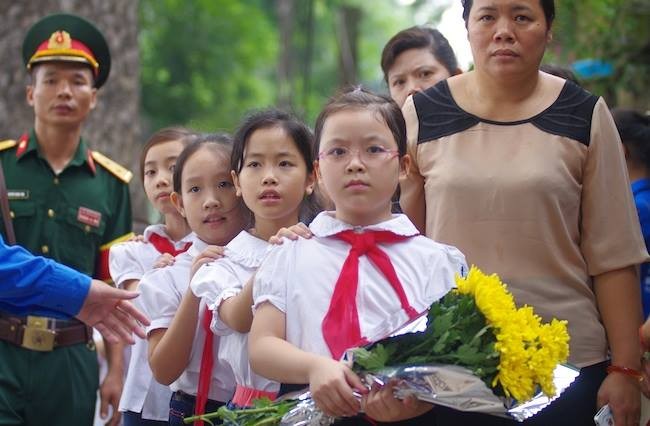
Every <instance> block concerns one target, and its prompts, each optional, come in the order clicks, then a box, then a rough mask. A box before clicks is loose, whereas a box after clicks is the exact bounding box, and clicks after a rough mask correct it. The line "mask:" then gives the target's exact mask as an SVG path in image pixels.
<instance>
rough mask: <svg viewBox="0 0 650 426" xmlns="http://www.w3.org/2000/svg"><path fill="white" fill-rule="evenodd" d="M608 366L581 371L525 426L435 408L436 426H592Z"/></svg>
mask: <svg viewBox="0 0 650 426" xmlns="http://www.w3.org/2000/svg"><path fill="white" fill-rule="evenodd" d="M608 364H609V362H601V363H599V364H594V365H591V366H589V367H585V368H582V369H581V370H580V375H579V376H578V377H577V378H576V381H575V382H573V383H572V384H571V386H569V388H568V389H566V390H565V391H564V392H563V393H562V394H561V395H560V397H559V398H558V399H556V400H555V401H553V402H552V403H551V404H550V405H549V406H547V407H546V408H544V409H543V410H542V411H540V412H539V413H537V414H536V415H534V416H533V417H532V418H530V419H528V420H526V421H525V422H523V423H518V422H515V421H514V420H508V419H502V418H500V417H495V416H488V415H485V414H474V413H463V412H460V411H456V410H452V409H450V408H445V407H436V408H435V409H434V411H435V412H436V423H435V424H436V426H456V425H463V426H472V425H477V426H478V425H480V426H515V425H524V426H548V425H552V426H583V425H584V426H592V425H593V424H594V415H595V414H596V411H597V410H596V396H597V394H598V389H599V388H600V385H601V383H602V382H603V380H605V376H607V371H606V369H607V365H608Z"/></svg>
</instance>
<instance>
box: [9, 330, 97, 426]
mask: <svg viewBox="0 0 650 426" xmlns="http://www.w3.org/2000/svg"><path fill="white" fill-rule="evenodd" d="M98 387H99V367H98V364H97V353H96V352H95V349H94V348H93V347H88V346H87V345H86V344H85V343H80V344H77V345H71V346H66V347H62V348H58V349H54V350H53V351H51V352H37V351H32V350H29V349H24V348H21V347H18V346H15V345H13V344H11V343H7V342H5V341H0V425H20V426H36V425H48V426H68V425H71V424H74V425H84V426H86V425H92V424H93V417H94V415H95V399H96V394H97V388H98Z"/></svg>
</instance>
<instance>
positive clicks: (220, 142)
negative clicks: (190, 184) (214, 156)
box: [173, 133, 232, 194]
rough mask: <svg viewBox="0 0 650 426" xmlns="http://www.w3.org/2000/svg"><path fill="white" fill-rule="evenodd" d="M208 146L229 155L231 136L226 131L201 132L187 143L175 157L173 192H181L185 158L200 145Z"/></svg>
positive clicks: (199, 147) (200, 146)
mask: <svg viewBox="0 0 650 426" xmlns="http://www.w3.org/2000/svg"><path fill="white" fill-rule="evenodd" d="M204 146H205V147H207V148H210V149H212V150H214V151H217V152H220V153H222V154H224V155H226V156H227V158H229V157H230V153H231V152H232V137H231V136H230V135H229V134H227V133H201V134H199V135H197V137H196V139H195V140H194V141H192V142H191V143H190V144H189V145H187V146H186V147H185V148H184V149H183V151H182V152H181V153H180V155H179V156H178V158H177V159H176V165H175V167H174V177H173V179H174V192H176V193H178V194H180V193H181V179H182V177H183V169H184V168H185V163H187V160H188V159H189V158H190V157H191V156H192V155H193V154H194V153H195V152H197V151H198V150H199V149H201V148H202V147H204Z"/></svg>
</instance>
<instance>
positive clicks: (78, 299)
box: [0, 235, 91, 318]
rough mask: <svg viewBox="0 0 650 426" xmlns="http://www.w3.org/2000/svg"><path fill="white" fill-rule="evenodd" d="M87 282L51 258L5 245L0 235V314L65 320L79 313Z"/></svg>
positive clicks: (88, 284)
mask: <svg viewBox="0 0 650 426" xmlns="http://www.w3.org/2000/svg"><path fill="white" fill-rule="evenodd" d="M90 283H91V279H90V277H89V276H87V275H84V274H82V273H80V272H77V271H75V270H74V269H71V268H68V267H67V266H64V265H61V264H59V263H56V262H55V261H53V260H51V259H45V258H43V257H39V256H34V255H33V254H31V253H29V252H28V251H27V250H25V249H24V248H22V247H20V246H8V245H7V244H5V242H4V240H3V239H2V236H1V235H0V311H4V312H7V313H11V314H14V315H19V316H25V315H42V316H48V317H56V318H65V317H69V316H74V315H76V314H78V313H79V310H80V309H81V306H82V305H83V302H84V300H85V299H86V296H87V295H88V290H89V289H90Z"/></svg>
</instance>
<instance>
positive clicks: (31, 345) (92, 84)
mask: <svg viewBox="0 0 650 426" xmlns="http://www.w3.org/2000/svg"><path fill="white" fill-rule="evenodd" d="M22 55H23V59H24V62H25V65H26V67H27V70H28V72H29V76H30V82H29V85H28V86H27V93H26V94H27V103H28V104H29V105H30V106H31V107H32V108H33V109H34V127H33V128H32V129H31V131H29V132H27V133H25V134H23V135H22V136H21V137H20V138H18V140H16V141H14V140H8V141H4V142H0V161H1V162H2V166H3V168H4V173H5V179H6V182H7V193H8V194H7V195H8V198H9V204H10V209H11V214H10V215H11V218H12V221H13V227H14V229H15V234H16V240H17V243H18V244H20V245H22V246H23V247H25V248H27V249H28V250H29V251H31V252H32V253H34V254H39V255H43V256H46V257H50V258H53V259H54V260H56V261H58V262H60V263H63V264H65V265H67V266H70V267H72V268H74V269H76V270H77V271H79V272H82V273H84V274H87V275H90V276H93V277H94V278H98V279H108V278H109V274H108V267H107V260H108V250H109V248H110V246H111V245H112V244H114V243H116V242H119V241H121V240H123V239H127V238H129V237H130V235H131V234H130V231H131V206H130V199H129V192H128V185H127V184H128V182H129V180H130V178H131V173H130V172H129V171H128V170H126V169H124V168H123V167H121V166H120V165H118V164H117V163H115V162H113V161H112V160H110V159H108V158H107V157H105V156H104V155H102V154H101V153H99V152H97V151H94V150H92V149H90V147H89V145H88V144H87V143H86V141H85V140H84V139H83V138H82V137H81V130H82V125H83V122H84V120H85V119H86V117H87V116H88V114H89V113H90V111H91V110H92V109H93V108H94V107H95V105H96V103H97V97H98V89H99V88H100V87H101V86H102V85H103V84H104V82H105V81H106V79H107V77H108V74H109V70H110V53H109V49H108V45H107V43H106V41H105V39H104V37H103V36H102V34H101V33H100V32H99V30H97V28H95V26H94V25H93V24H91V23H90V22H88V21H86V20H85V19H82V18H80V17H78V16H74V15H69V14H56V15H50V16H47V17H45V18H43V19H41V20H40V21H38V22H36V23H35V24H34V25H33V26H32V28H31V29H30V30H29V32H28V33H27V35H26V37H25V40H24V42H23V49H22ZM63 281H65V280H62V282H60V283H57V285H60V286H65V285H66V282H63ZM2 326H7V327H12V326H13V327H14V329H16V328H18V329H20V330H22V332H20V333H13V334H11V333H9V334H5V335H3V336H0V359H2V362H0V424H12V425H36V424H39V425H40V424H48V425H64V424H65V425H69V424H79V425H91V424H92V422H93V416H94V410H95V399H96V391H97V388H98V381H99V379H98V376H99V375H98V363H97V354H96V352H95V348H94V345H93V344H92V333H91V330H90V329H89V328H87V327H86V326H85V325H84V324H82V323H80V322H78V320H57V319H53V318H48V317H20V316H15V315H12V314H11V313H9V312H2V311H0V328H2ZM121 353H122V351H121V347H120V346H116V345H112V344H109V345H107V358H108V364H109V368H108V374H107V376H106V379H105V380H104V382H103V383H102V385H101V387H100V397H101V399H102V411H103V412H106V409H107V405H108V404H110V405H112V406H113V413H114V416H113V418H112V419H111V424H117V422H118V421H119V413H118V411H117V404H118V402H119V397H120V393H121V388H122V377H123V367H122V357H121Z"/></svg>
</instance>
